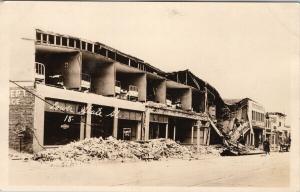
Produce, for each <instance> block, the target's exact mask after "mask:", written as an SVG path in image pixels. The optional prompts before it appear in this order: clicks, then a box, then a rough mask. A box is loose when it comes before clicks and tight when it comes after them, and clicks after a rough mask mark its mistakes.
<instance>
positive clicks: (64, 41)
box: [62, 37, 68, 46]
mask: <svg viewBox="0 0 300 192" xmlns="http://www.w3.org/2000/svg"><path fill="white" fill-rule="evenodd" d="M62 45H63V46H67V45H68V40H67V38H66V37H62Z"/></svg>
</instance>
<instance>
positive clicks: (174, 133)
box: [173, 125, 176, 141]
mask: <svg viewBox="0 0 300 192" xmlns="http://www.w3.org/2000/svg"><path fill="white" fill-rule="evenodd" d="M175 139H176V125H174V131H173V140H174V141H175Z"/></svg>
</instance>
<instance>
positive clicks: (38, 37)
mask: <svg viewBox="0 0 300 192" xmlns="http://www.w3.org/2000/svg"><path fill="white" fill-rule="evenodd" d="M41 36H42V34H41V33H38V32H37V33H36V40H37V41H38V42H40V41H41Z"/></svg>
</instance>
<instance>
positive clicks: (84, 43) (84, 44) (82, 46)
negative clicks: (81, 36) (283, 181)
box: [81, 41, 86, 50]
mask: <svg viewBox="0 0 300 192" xmlns="http://www.w3.org/2000/svg"><path fill="white" fill-rule="evenodd" d="M81 49H83V50H85V49H86V42H84V41H81Z"/></svg>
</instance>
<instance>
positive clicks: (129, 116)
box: [117, 109, 142, 140]
mask: <svg viewBox="0 0 300 192" xmlns="http://www.w3.org/2000/svg"><path fill="white" fill-rule="evenodd" d="M117 115H118V134H117V139H122V140H140V139H141V134H142V133H141V132H142V112H138V111H131V110H125V109H120V110H119V111H118V114H117Z"/></svg>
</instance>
